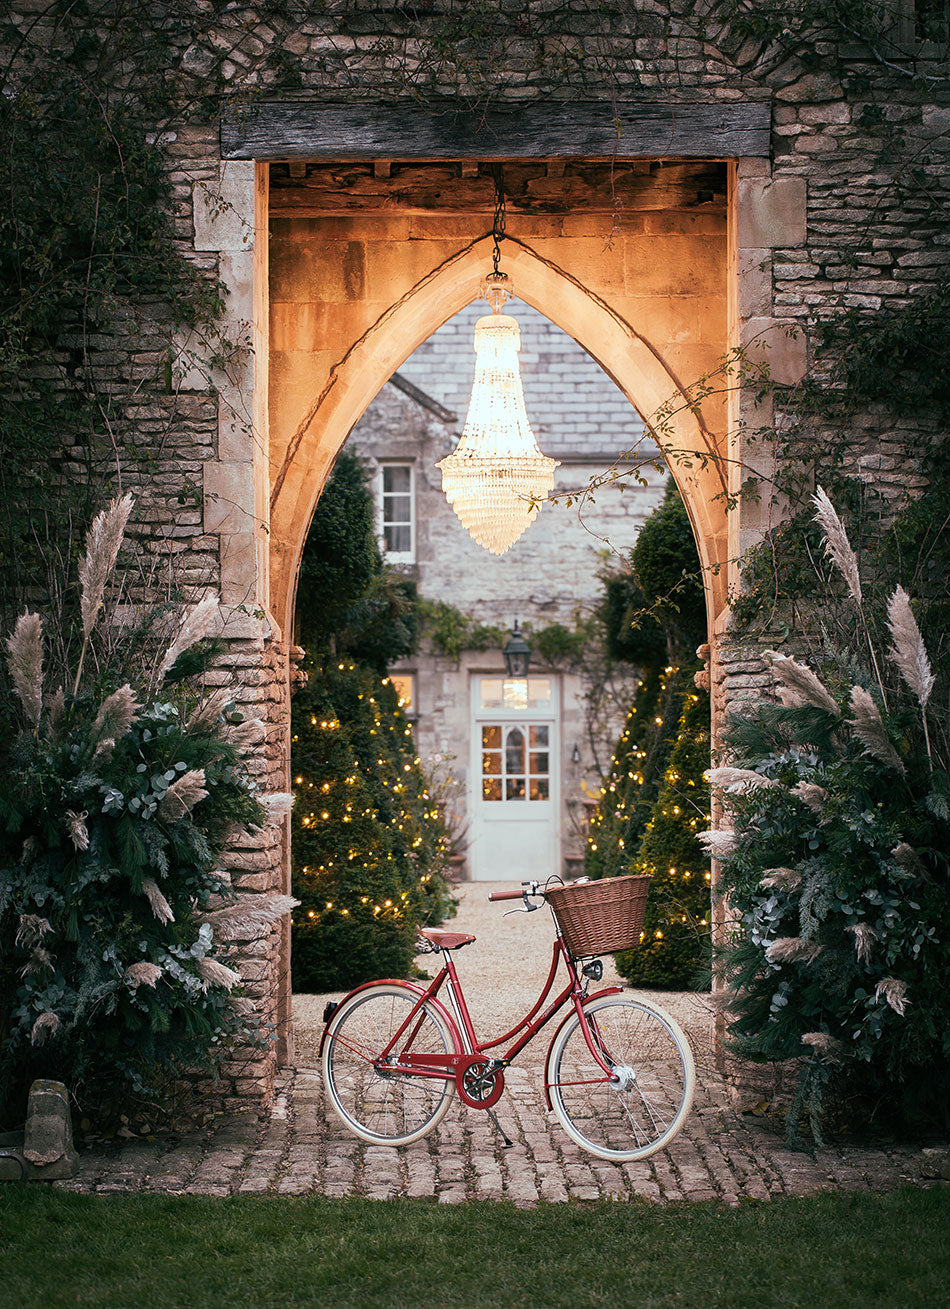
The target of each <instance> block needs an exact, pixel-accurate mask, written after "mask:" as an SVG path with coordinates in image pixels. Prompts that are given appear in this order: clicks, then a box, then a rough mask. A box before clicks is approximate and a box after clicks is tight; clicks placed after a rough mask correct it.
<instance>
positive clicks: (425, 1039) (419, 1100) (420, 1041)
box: [323, 983, 456, 1145]
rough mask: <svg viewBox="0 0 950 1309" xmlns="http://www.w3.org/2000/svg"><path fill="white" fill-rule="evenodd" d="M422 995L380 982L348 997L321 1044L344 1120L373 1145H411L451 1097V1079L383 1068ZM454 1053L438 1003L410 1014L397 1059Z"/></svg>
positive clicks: (332, 1098)
mask: <svg viewBox="0 0 950 1309" xmlns="http://www.w3.org/2000/svg"><path fill="white" fill-rule="evenodd" d="M418 999H419V996H418V995H417V994H416V993H415V992H413V991H411V990H409V989H408V988H407V987H404V986H399V985H398V984H394V983H381V984H380V985H379V986H371V987H367V988H366V989H365V990H362V991H357V992H356V993H355V994H354V995H352V996H351V997H350V998H349V999H347V1000H344V1001H343V1003H342V1004H341V1005H340V1007H339V1009H337V1011H336V1013H335V1014H334V1015H333V1017H332V1018H331V1019H330V1026H329V1028H328V1030H327V1036H326V1040H325V1042H324V1046H323V1080H324V1085H325V1086H326V1088H327V1093H328V1095H329V1096H330V1101H331V1103H332V1105H333V1107H334V1109H335V1110H336V1112H337V1113H338V1114H339V1116H340V1118H341V1119H342V1120H343V1122H344V1123H345V1124H346V1126H347V1127H348V1128H349V1129H350V1131H351V1132H354V1133H355V1134H356V1135H357V1136H359V1137H362V1139H363V1140H364V1141H370V1142H372V1143H373V1144H374V1145H408V1144H409V1143H410V1142H411V1141H417V1140H418V1139H419V1137H420V1136H425V1134H426V1133H427V1132H431V1131H432V1129H433V1127H435V1126H436V1124H437V1123H438V1122H439V1121H440V1120H441V1119H442V1117H443V1115H444V1114H445V1112H446V1110H447V1109H448V1107H449V1104H450V1103H451V1100H452V1093H453V1091H454V1090H455V1083H454V1081H453V1080H452V1079H450V1078H431V1077H412V1076H409V1075H407V1074H405V1073H398V1072H387V1071H386V1070H385V1069H381V1068H379V1067H378V1065H377V1064H376V1063H374V1061H378V1060H379V1058H380V1056H381V1055H382V1052H383V1051H384V1050H385V1049H386V1048H387V1046H388V1045H389V1043H390V1042H391V1041H392V1039H393V1037H394V1036H395V1035H396V1033H397V1032H398V1031H399V1029H400V1027H401V1026H402V1024H403V1023H404V1022H405V1021H406V1019H407V1018H408V1017H409V1015H410V1013H411V1011H412V1009H413V1006H414V1005H415V1004H416V1003H417V1002H418ZM407 1051H411V1052H412V1053H413V1054H432V1053H436V1054H453V1053H456V1049H455V1040H454V1037H453V1035H452V1031H451V1028H450V1027H449V1025H448V1023H447V1022H446V1021H445V1019H444V1018H443V1016H442V1015H441V1014H440V1013H439V1011H438V1009H436V1008H435V1006H433V1005H430V1004H425V1005H423V1007H422V1008H421V1009H420V1011H419V1013H418V1014H417V1015H416V1016H415V1017H414V1018H413V1019H412V1021H411V1022H410V1024H409V1026H408V1027H407V1029H406V1031H405V1033H404V1034H403V1036H402V1037H401V1038H400V1041H399V1044H398V1045H397V1046H396V1047H395V1048H394V1050H393V1051H392V1055H391V1057H393V1056H397V1055H401V1054H405V1053H406V1052H407Z"/></svg>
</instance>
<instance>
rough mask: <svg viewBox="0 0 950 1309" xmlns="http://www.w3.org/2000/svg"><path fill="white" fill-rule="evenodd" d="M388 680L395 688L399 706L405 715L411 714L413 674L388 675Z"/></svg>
mask: <svg viewBox="0 0 950 1309" xmlns="http://www.w3.org/2000/svg"><path fill="white" fill-rule="evenodd" d="M389 680H390V681H391V682H392V684H393V686H394V687H395V688H396V694H397V695H398V696H399V706H400V708H401V709H404V710H405V711H406V713H407V714H408V713H411V712H412V700H413V695H412V692H413V674H412V673H390V675H389Z"/></svg>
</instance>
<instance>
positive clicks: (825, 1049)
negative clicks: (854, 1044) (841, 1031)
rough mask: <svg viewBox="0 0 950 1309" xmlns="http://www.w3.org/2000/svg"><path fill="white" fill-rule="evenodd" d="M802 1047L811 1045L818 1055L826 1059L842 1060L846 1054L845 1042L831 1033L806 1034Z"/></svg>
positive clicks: (803, 1037)
mask: <svg viewBox="0 0 950 1309" xmlns="http://www.w3.org/2000/svg"><path fill="white" fill-rule="evenodd" d="M802 1045H810V1046H811V1048H812V1049H813V1050H814V1051H815V1053H816V1054H823V1055H824V1056H825V1058H826V1059H840V1058H842V1056H843V1055H844V1052H845V1046H844V1044H843V1042H841V1041H839V1040H838V1038H837V1037H836V1036H832V1035H831V1034H830V1033H829V1032H805V1033H804V1034H803V1036H802Z"/></svg>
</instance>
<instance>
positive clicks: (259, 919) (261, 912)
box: [202, 895, 300, 941]
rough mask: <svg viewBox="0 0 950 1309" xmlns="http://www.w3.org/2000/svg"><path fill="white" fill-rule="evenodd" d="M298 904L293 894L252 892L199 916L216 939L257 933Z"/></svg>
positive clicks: (242, 936)
mask: <svg viewBox="0 0 950 1309" xmlns="http://www.w3.org/2000/svg"><path fill="white" fill-rule="evenodd" d="M299 904H300V901H299V900H295V899H294V897H293V896H292V895H255V896H253V897H245V898H244V899H243V900H239V901H238V902H237V903H236V904H231V905H228V906H227V907H226V908H224V909H215V910H213V912H211V913H208V914H204V915H202V922H205V923H207V924H208V925H209V926H210V927H211V929H212V931H213V932H214V934H215V936H216V937H217V938H218V940H219V941H233V940H236V939H237V938H238V937H241V938H243V939H245V940H246V939H248V938H252V937H255V936H259V935H260V934H261V933H262V932H264V931H265V930H266V929H267V928H269V927H270V926H271V924H272V923H276V922H277V920H278V919H279V918H283V916H284V914H289V913H290V911H291V909H296V908H297V906H298V905H299Z"/></svg>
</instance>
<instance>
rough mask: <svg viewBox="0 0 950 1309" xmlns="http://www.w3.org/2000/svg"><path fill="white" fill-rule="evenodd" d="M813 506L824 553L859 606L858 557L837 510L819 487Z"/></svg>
mask: <svg viewBox="0 0 950 1309" xmlns="http://www.w3.org/2000/svg"><path fill="white" fill-rule="evenodd" d="M812 503H813V504H814V506H815V521H816V522H817V523H818V526H819V527H820V528H821V530H822V534H823V535H824V538H825V553H826V554H827V555H828V557H829V559H831V560H832V562H833V563H834V564H835V565H836V566H837V569H838V572H839V573H840V574H841V576H842V577H843V578H844V580H845V583H846V584H847V587H848V590H849V591H850V592H851V596H852V598H853V599H854V600H855V601H856V602H857V604H859V605H860V604H861V599H862V597H861V575H860V573H859V571H858V557H857V555H856V554H855V553H854V550H853V549H852V548H851V542H850V541H849V540H848V534H847V532H846V531H845V530H844V527H843V525H842V522H841V519H840V518H839V517H838V513H837V510H836V509H835V507H834V505H833V504H832V503H831V501H830V500H829V499H828V496H827V494H826V493H825V492H824V491H823V490H822V488H821V487H820V486H819V487H818V488H817V490H816V492H815V494H814V495H813V496H812Z"/></svg>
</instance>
